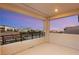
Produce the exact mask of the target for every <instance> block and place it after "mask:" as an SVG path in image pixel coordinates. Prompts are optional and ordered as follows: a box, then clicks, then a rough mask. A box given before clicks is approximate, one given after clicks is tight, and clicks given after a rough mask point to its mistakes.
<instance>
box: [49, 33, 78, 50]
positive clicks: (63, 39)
mask: <svg viewBox="0 0 79 59" xmlns="http://www.w3.org/2000/svg"><path fill="white" fill-rule="evenodd" d="M49 42H50V43H56V44H59V45H64V46H67V47H71V48H74V49H79V35H76V34H59V33H51V34H50V39H49Z"/></svg>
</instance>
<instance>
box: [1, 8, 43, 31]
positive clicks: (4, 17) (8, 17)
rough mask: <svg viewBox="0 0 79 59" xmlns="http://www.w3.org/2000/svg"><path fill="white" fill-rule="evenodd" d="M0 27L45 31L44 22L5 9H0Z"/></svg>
mask: <svg viewBox="0 0 79 59" xmlns="http://www.w3.org/2000/svg"><path fill="white" fill-rule="evenodd" d="M0 25H7V26H11V27H15V28H27V27H30V28H32V29H40V30H43V21H42V20H40V19H37V18H34V17H31V16H28V15H23V14H20V13H16V12H12V11H9V10H4V9H0Z"/></svg>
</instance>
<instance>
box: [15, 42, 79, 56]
mask: <svg viewBox="0 0 79 59" xmlns="http://www.w3.org/2000/svg"><path fill="white" fill-rule="evenodd" d="M78 54H79V50H76V49H73V48H70V47H66V46H62V45H58V44H52V43H44V44H40V45H38V46H35V47H32V48H30V49H27V50H25V51H22V52H20V53H17V54H16V55H78Z"/></svg>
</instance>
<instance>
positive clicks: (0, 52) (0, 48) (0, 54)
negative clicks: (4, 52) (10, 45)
mask: <svg viewBox="0 0 79 59" xmlns="http://www.w3.org/2000/svg"><path fill="white" fill-rule="evenodd" d="M0 55H1V46H0Z"/></svg>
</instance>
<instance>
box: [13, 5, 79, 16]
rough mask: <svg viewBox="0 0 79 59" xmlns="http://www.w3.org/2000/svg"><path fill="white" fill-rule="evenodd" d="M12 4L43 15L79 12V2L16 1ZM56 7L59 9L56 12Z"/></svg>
mask: <svg viewBox="0 0 79 59" xmlns="http://www.w3.org/2000/svg"><path fill="white" fill-rule="evenodd" d="M12 5H15V6H18V7H20V8H22V9H25V10H29V11H31V13H32V12H33V13H36V14H38V15H40V16H42V17H53V16H58V15H61V14H62V15H61V16H63V15H66V16H67V15H68V14H66V13H71V14H69V15H73V14H74V12H76V13H77V14H79V4H78V3H24V4H23V3H19V4H17V3H15V4H12ZM55 9H58V12H55V11H54V10H55ZM69 15H68V16H69ZM63 17H64V16H63Z"/></svg>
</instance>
